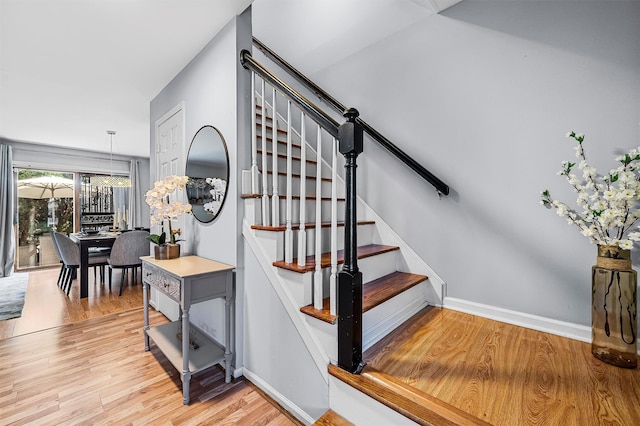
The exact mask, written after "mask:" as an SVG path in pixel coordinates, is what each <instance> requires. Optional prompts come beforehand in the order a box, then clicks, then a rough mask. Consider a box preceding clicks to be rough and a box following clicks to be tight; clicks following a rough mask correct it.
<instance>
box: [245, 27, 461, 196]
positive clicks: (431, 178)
mask: <svg viewBox="0 0 640 426" xmlns="http://www.w3.org/2000/svg"><path fill="white" fill-rule="evenodd" d="M253 44H255V45H256V47H258V49H259V50H261V51H262V52H263V53H264V54H265V55H266V56H267V57H268V58H269V59H271V60H272V61H274V62H275V63H277V64H278V65H280V66H281V67H282V68H283V69H284V70H285V71H287V72H288V73H289V74H290V75H291V76H292V77H294V78H295V79H296V80H298V81H299V82H300V83H302V84H303V85H304V86H306V87H307V88H309V89H310V90H311V91H312V92H313V93H314V94H315V95H317V96H318V97H319V98H320V99H322V100H323V101H325V102H326V103H327V104H328V105H330V106H331V107H332V108H333V109H335V110H336V111H337V112H338V113H340V114H344V112H345V111H346V110H347V107H345V106H344V105H343V104H341V103H340V102H338V100H336V99H335V98H334V97H333V96H331V95H330V94H328V93H327V92H326V91H324V90H323V89H322V88H321V87H320V86H318V85H317V84H315V83H314V82H313V81H311V80H309V79H308V78H307V77H306V76H305V75H304V74H302V73H301V72H300V71H298V70H297V69H296V68H294V67H293V66H292V65H291V64H289V63H288V62H287V61H285V60H284V59H282V58H281V57H280V56H278V55H277V54H276V53H275V52H274V51H273V50H271V49H269V48H268V47H267V46H266V45H265V44H264V43H262V42H261V41H260V40H258V39H257V38H255V37H253ZM287 87H289V86H287ZM356 120H357V122H358V123H360V125H362V127H363V129H364V131H365V132H367V133H368V134H369V135H370V136H371V137H372V138H373V139H374V140H376V141H377V142H378V143H379V144H380V145H382V146H383V147H384V148H386V149H387V150H388V151H389V152H391V153H392V154H393V155H395V156H396V157H397V158H398V159H399V160H400V161H402V162H403V163H405V164H406V165H407V166H409V168H411V169H412V170H413V171H414V172H416V173H418V174H419V175H420V176H421V177H422V178H423V179H425V180H426V181H427V182H429V183H430V184H431V185H433V186H434V188H435V189H436V191H438V193H439V194H443V195H449V186H448V185H447V184H446V183H444V182H443V181H442V180H440V179H439V178H438V177H437V176H435V175H434V174H433V173H431V172H430V171H429V170H427V169H426V168H424V167H423V166H422V165H420V164H419V163H418V162H417V161H416V160H414V159H413V158H412V157H410V156H409V155H408V154H407V153H406V152H404V151H403V150H401V149H400V148H398V147H397V146H396V145H395V144H394V143H393V142H391V141H390V140H389V139H387V138H385V137H384V136H383V135H382V134H380V132H378V131H377V130H376V129H374V128H373V127H371V126H370V125H369V124H367V123H366V122H365V121H364V120H362V119H361V118H360V117H358V118H357V119H356Z"/></svg>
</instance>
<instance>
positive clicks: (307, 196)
mask: <svg viewBox="0 0 640 426" xmlns="http://www.w3.org/2000/svg"><path fill="white" fill-rule="evenodd" d="M267 197H269V198H271V197H273V194H267ZM279 197H280V199H281V200H286V199H287V196H286V195H279ZM240 198H262V194H242V195H241V196H240ZM291 198H292V199H294V200H298V201H299V200H300V196H299V195H292V196H291ZM316 199H317V197H316V196H315V195H306V196H305V200H307V201H315V200H316ZM320 199H321V200H322V201H331V197H320ZM336 201H346V199H345V198H336Z"/></svg>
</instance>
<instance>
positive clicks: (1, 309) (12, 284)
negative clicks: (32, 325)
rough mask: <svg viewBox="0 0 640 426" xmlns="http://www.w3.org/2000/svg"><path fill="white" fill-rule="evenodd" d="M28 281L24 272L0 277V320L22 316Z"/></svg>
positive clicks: (27, 276) (27, 275)
mask: <svg viewBox="0 0 640 426" xmlns="http://www.w3.org/2000/svg"><path fill="white" fill-rule="evenodd" d="M28 281H29V274H28V273H26V272H23V273H19V274H13V275H11V276H10V277H5V278H0V320H6V319H10V318H18V317H20V316H22V308H23V307H24V296H25V294H26V293H27V282H28Z"/></svg>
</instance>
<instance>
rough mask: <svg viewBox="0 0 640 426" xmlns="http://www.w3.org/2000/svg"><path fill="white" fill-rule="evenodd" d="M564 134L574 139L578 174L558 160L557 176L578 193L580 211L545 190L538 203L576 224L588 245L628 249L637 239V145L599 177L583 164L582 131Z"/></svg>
mask: <svg viewBox="0 0 640 426" xmlns="http://www.w3.org/2000/svg"><path fill="white" fill-rule="evenodd" d="M566 137H567V138H572V139H575V141H576V142H578V144H577V145H576V147H575V150H576V157H577V158H578V164H577V167H578V170H581V171H582V176H581V177H579V176H577V175H576V174H574V173H573V168H574V167H575V166H576V163H572V162H569V161H563V162H562V170H560V171H559V172H558V175H560V176H565V177H566V179H567V181H568V182H569V184H570V185H571V186H572V187H573V188H574V189H575V191H576V192H577V193H578V199H577V204H578V206H579V207H581V208H582V212H578V211H577V210H574V209H572V208H570V207H569V206H567V205H566V204H564V203H562V202H560V201H558V200H554V199H552V198H551V195H550V193H549V190H544V191H542V193H541V195H542V200H541V201H540V204H542V205H543V206H545V207H548V208H554V209H555V210H556V213H558V216H561V217H566V218H567V222H568V223H569V224H570V225H576V226H577V227H578V228H579V229H580V232H581V233H582V235H584V236H585V237H587V238H589V241H590V242H591V243H592V244H598V245H610V246H618V247H620V248H622V249H625V250H631V249H632V248H633V243H634V242H635V241H640V232H638V229H639V228H637V227H636V228H635V229H634V225H635V224H636V222H637V221H638V218H640V210H639V209H638V207H640V205H639V203H638V201H639V200H640V163H638V161H639V160H640V148H634V149H632V150H631V151H629V152H628V153H627V154H625V155H622V156H619V157H617V158H616V161H619V162H620V166H618V167H617V168H615V169H612V170H611V171H610V172H609V174H607V175H605V176H600V175H598V174H597V173H596V169H595V168H593V167H590V166H589V165H588V164H587V157H586V155H585V152H584V148H583V146H582V143H583V142H584V134H581V133H575V132H573V131H571V132H569V133H567V135H566Z"/></svg>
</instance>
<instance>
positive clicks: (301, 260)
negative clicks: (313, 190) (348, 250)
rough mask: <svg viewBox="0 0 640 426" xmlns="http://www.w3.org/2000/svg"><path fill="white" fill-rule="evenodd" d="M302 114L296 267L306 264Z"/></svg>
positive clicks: (304, 136) (303, 128) (304, 160)
mask: <svg viewBox="0 0 640 426" xmlns="http://www.w3.org/2000/svg"><path fill="white" fill-rule="evenodd" d="M306 127H307V126H306V125H305V116H304V112H301V114H300V230H299V231H298V266H300V267H304V266H305V265H306V264H307V230H306V226H305V220H306V217H305V216H306V215H307V205H306V201H307V187H306V183H307V182H306V181H307V168H306V166H307V150H306V147H307V136H306Z"/></svg>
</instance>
